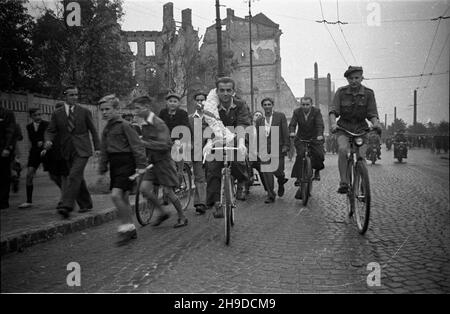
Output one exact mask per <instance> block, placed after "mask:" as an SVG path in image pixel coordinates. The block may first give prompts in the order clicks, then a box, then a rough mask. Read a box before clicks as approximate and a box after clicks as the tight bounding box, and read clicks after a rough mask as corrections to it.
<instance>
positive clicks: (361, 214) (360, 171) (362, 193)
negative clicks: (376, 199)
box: [353, 160, 371, 234]
mask: <svg viewBox="0 0 450 314" xmlns="http://www.w3.org/2000/svg"><path fill="white" fill-rule="evenodd" d="M353 194H354V196H355V198H354V199H355V216H356V225H357V227H358V231H359V233H360V234H364V233H365V232H366V231H367V228H368V227H369V219H370V201H371V195H370V183H369V173H368V171H367V167H366V165H365V163H364V162H363V161H361V160H359V161H358V162H357V163H356V167H355V180H354V185H353Z"/></svg>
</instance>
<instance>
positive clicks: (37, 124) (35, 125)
mask: <svg viewBox="0 0 450 314" xmlns="http://www.w3.org/2000/svg"><path fill="white" fill-rule="evenodd" d="M33 126H34V131H35V132H37V130H38V129H39V123H36V122H33Z"/></svg>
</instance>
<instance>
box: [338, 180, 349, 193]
mask: <svg viewBox="0 0 450 314" xmlns="http://www.w3.org/2000/svg"><path fill="white" fill-rule="evenodd" d="M337 192H338V193H339V194H347V192H348V184H347V183H341V184H340V185H339V188H338V190H337Z"/></svg>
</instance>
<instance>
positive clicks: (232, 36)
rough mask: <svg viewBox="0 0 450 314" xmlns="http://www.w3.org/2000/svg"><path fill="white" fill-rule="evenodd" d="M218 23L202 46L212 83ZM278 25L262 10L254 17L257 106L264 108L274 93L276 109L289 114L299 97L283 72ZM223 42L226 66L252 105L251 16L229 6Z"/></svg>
mask: <svg viewBox="0 0 450 314" xmlns="http://www.w3.org/2000/svg"><path fill="white" fill-rule="evenodd" d="M216 34H217V33H216V28H215V25H212V26H210V27H208V28H207V30H206V34H205V37H204V41H203V44H202V46H201V48H200V55H201V59H202V63H204V64H206V65H210V67H209V70H210V71H209V73H208V71H207V72H206V73H203V77H202V78H203V80H205V81H206V84H207V85H208V86H209V87H213V86H214V84H213V82H214V74H215V73H212V72H214V69H216V68H214V66H213V65H214V64H217V35H216ZM281 34H282V31H281V30H280V28H279V25H278V24H276V23H274V22H273V21H271V20H270V19H269V18H268V17H267V16H265V15H264V14H262V13H260V14H257V15H255V16H254V17H253V18H252V47H253V51H254V52H253V90H254V109H255V110H262V108H261V104H260V103H261V100H262V99H264V98H265V97H271V98H273V99H274V100H275V110H278V111H281V112H283V113H285V114H286V116H287V117H288V118H289V117H291V116H292V113H293V110H294V109H295V108H296V104H297V101H296V99H295V97H294V95H293V93H292V91H291V89H290V88H289V86H288V85H287V83H286V82H285V80H284V79H283V77H282V76H281V57H280V36H281ZM222 43H223V56H224V68H225V72H226V74H229V75H230V76H231V77H233V78H234V79H235V80H236V83H237V86H236V87H237V93H238V95H239V96H240V97H242V98H243V99H244V100H245V101H246V102H247V104H248V105H249V107H250V104H251V96H250V95H251V94H250V57H249V48H250V47H249V46H250V39H249V18H248V17H245V18H240V17H237V16H235V15H234V11H233V10H232V9H227V17H226V18H225V19H223V20H222Z"/></svg>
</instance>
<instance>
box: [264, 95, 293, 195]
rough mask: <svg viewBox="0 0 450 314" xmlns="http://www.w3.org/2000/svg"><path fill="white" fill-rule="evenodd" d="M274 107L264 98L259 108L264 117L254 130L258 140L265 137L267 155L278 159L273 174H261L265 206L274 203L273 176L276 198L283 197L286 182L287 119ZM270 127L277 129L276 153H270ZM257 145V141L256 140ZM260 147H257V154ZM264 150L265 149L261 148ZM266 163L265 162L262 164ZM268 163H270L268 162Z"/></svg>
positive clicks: (270, 101) (270, 99) (268, 99)
mask: <svg viewBox="0 0 450 314" xmlns="http://www.w3.org/2000/svg"><path fill="white" fill-rule="evenodd" d="M274 105H275V101H274V100H273V99H272V98H269V97H267V98H264V99H263V100H262V101H261V106H262V108H263V110H264V116H262V117H260V118H259V119H258V120H257V121H256V130H257V134H258V139H259V137H260V136H266V137H267V153H268V154H271V155H272V156H273V157H272V158H278V160H279V163H278V169H277V170H276V171H275V172H263V180H262V181H263V182H264V184H265V188H266V190H267V199H266V200H265V203H266V204H269V203H273V202H274V201H275V192H274V176H275V177H277V181H278V196H279V197H281V196H283V195H284V184H285V183H286V182H287V181H288V179H286V177H285V174H284V160H285V157H286V154H287V152H288V151H289V132H288V125H287V119H286V116H285V115H284V113H281V112H277V111H274V110H273V107H274ZM260 127H262V128H264V131H265V132H264V134H261V130H260ZM271 127H278V128H279V138H278V139H276V140H277V141H278V147H277V148H278V151H277V152H272V151H271V143H272V139H271V129H270V128H271ZM258 145H259V140H258ZM260 149H261V147H259V149H258V152H261V151H260ZM262 149H265V148H262ZM264 163H267V162H263V164H264ZM269 163H270V162H269Z"/></svg>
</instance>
